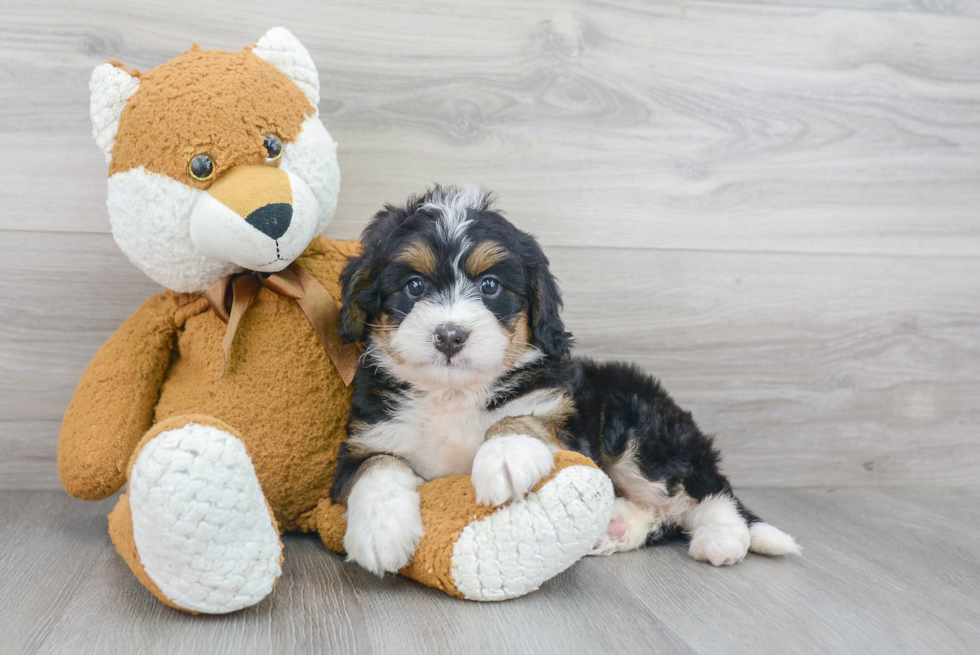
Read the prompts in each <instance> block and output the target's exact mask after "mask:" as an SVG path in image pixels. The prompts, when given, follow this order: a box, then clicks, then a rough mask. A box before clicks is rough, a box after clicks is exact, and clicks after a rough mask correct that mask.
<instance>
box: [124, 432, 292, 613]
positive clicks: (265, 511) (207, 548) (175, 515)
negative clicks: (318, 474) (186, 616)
mask: <svg viewBox="0 0 980 655" xmlns="http://www.w3.org/2000/svg"><path fill="white" fill-rule="evenodd" d="M129 505H130V509H131V511H132V517H133V539H134V541H135V543H136V550H137V551H138V553H139V557H140V563H141V564H142V565H143V569H144V570H145V571H146V574H147V575H148V576H149V577H150V579H151V580H153V582H154V583H155V584H156V585H157V587H159V588H160V591H162V592H163V594H164V595H165V596H166V597H167V598H168V599H170V600H171V601H172V602H173V603H174V604H175V605H177V606H179V607H182V608H184V609H186V610H191V611H194V612H205V613H208V614H224V613H226V612H234V611H235V610H239V609H242V608H243V607H249V606H250V605H254V604H256V603H258V602H259V601H261V600H262V599H263V598H265V597H266V596H267V595H268V594H269V592H271V591H272V587H273V586H274V585H275V583H276V580H277V579H278V578H279V575H280V573H281V567H280V562H281V560H282V545H281V544H280V542H279V533H278V532H277V530H276V528H275V526H274V525H273V522H272V516H271V514H270V513H269V508H268V506H267V505H266V502H265V496H263V494H262V488H261V487H260V486H259V481H258V478H257V477H256V476H255V467H254V466H253V465H252V460H251V459H250V458H249V456H248V453H247V452H246V451H245V446H244V445H243V444H242V442H241V441H239V440H238V439H237V438H236V437H235V436H234V435H231V434H229V433H227V432H225V431H223V430H220V429H218V428H215V427H212V426H208V425H200V424H197V423H189V424H187V425H185V426H184V427H182V428H179V429H176V430H169V431H167V432H161V433H160V434H159V435H157V436H156V437H154V438H153V439H152V440H151V441H150V442H149V443H148V444H146V446H144V447H143V449H142V450H141V451H140V452H139V455H138V456H137V457H136V461H135V462H134V463H133V469H132V471H131V474H130V479H129Z"/></svg>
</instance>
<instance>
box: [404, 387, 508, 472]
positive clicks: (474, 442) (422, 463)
mask: <svg viewBox="0 0 980 655" xmlns="http://www.w3.org/2000/svg"><path fill="white" fill-rule="evenodd" d="M404 419H408V420H407V422H408V423H409V424H412V425H413V427H414V428H415V435H414V436H415V438H414V439H411V440H410V441H411V442H412V443H411V445H410V447H409V448H408V449H406V451H405V452H402V453H400V454H401V455H402V456H403V457H404V458H405V459H407V460H408V462H409V465H410V466H411V467H412V468H413V469H414V470H415V472H416V473H418V474H419V475H420V476H421V477H423V478H425V479H427V480H431V479H433V478H441V477H445V476H447V475H468V474H469V473H470V471H471V470H472V468H473V458H474V457H476V451H477V450H479V448H480V446H481V445H483V440H484V436H485V435H486V432H487V430H488V429H489V427H490V425H489V422H490V417H489V415H488V414H487V412H485V411H484V410H483V403H482V402H479V401H478V400H477V399H473V398H469V397H466V396H455V395H454V396H439V395H432V396H423V397H421V398H418V399H416V400H415V401H414V402H413V403H412V407H411V409H410V410H409V411H408V412H406V415H405V416H404ZM406 445H408V444H406Z"/></svg>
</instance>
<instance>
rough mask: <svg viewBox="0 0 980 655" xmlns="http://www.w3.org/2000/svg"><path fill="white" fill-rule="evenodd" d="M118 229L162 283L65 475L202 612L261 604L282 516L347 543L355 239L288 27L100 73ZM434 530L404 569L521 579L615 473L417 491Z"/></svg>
mask: <svg viewBox="0 0 980 655" xmlns="http://www.w3.org/2000/svg"><path fill="white" fill-rule="evenodd" d="M90 87H91V102H92V104H91V111H92V122H93V129H94V136H95V139H96V142H97V143H98V145H99V146H100V147H101V148H102V150H103V152H104V153H105V156H106V161H107V162H108V164H109V194H108V207H109V218H110V221H111V224H112V233H113V236H114V237H115V239H116V242H117V243H118V245H119V247H120V248H121V249H122V250H123V252H124V253H125V254H126V255H127V256H128V257H129V259H130V260H131V261H132V262H133V263H134V264H135V265H136V266H137V267H138V268H140V269H141V270H143V271H144V272H145V273H146V274H147V275H148V276H150V277H151V278H152V279H153V280H155V281H157V282H159V283H160V284H162V285H163V286H164V287H166V291H164V292H163V293H160V294H158V295H156V296H153V297H152V298H150V299H149V300H147V301H146V302H145V303H144V304H143V306H142V307H140V308H139V309H138V310H137V311H136V313H135V314H133V315H132V316H131V317H129V318H128V319H127V320H126V321H125V322H124V323H123V324H122V326H121V327H120V328H119V329H118V330H117V331H116V333H115V334H114V335H113V336H112V337H111V338H110V339H109V341H108V342H107V343H106V344H105V346H103V347H102V349H101V350H100V351H99V353H98V354H97V355H96V356H95V358H94V359H93V360H92V363H91V364H90V365H89V367H88V369H87V370H86V371H85V373H84V375H83V376H82V379H81V381H80V382H79V385H78V388H77V390H76V391H75V395H74V397H73V398H72V400H71V403H70V404H69V406H68V410H67V412H66V414H65V418H64V423H63V425H62V429H61V436H60V442H59V446H58V471H59V474H60V476H61V480H62V482H63V484H64V486H65V489H67V490H68V492H69V493H70V494H71V495H73V496H77V497H79V498H84V499H88V500H98V499H102V498H106V497H108V496H110V495H112V494H113V493H115V492H116V491H118V490H119V489H120V488H121V487H122V486H123V485H124V484H126V483H127V482H128V483H129V487H128V490H127V493H125V494H123V495H122V496H121V497H120V499H119V502H118V504H117V505H116V508H115V509H114V510H113V512H112V514H111V515H110V517H109V531H110V534H111V535H112V540H113V543H114V544H115V546H116V549H117V550H118V551H119V553H120V554H121V555H122V557H123V558H124V559H125V561H126V562H127V564H129V566H130V568H131V569H132V570H133V572H134V573H135V574H136V577H137V578H138V579H139V580H140V582H142V583H143V584H144V585H145V586H146V587H147V588H148V589H149V590H150V591H151V592H152V593H153V594H154V595H156V596H157V597H158V598H159V599H160V600H162V601H163V602H165V603H167V604H169V605H172V606H174V607H177V608H180V609H183V610H187V611H191V612H208V613H223V612H231V611H234V610H237V609H240V608H242V607H247V606H249V605H252V604H255V603H258V602H259V601H261V600H262V599H263V598H264V597H266V596H267V595H268V594H269V593H270V592H271V591H272V589H273V586H274V585H275V583H276V580H277V579H278V578H279V575H280V572H281V568H280V565H281V562H282V543H281V541H280V534H281V533H282V532H284V531H290V530H303V531H317V532H319V534H320V535H321V537H322V538H323V541H324V543H325V544H326V545H327V547H328V548H330V549H332V550H335V551H338V552H342V550H343V535H344V530H345V523H344V511H345V510H344V508H343V507H340V506H337V505H334V504H333V503H332V502H331V501H330V499H329V491H330V486H331V479H332V476H333V472H334V468H335V466H336V461H337V450H338V448H339V445H340V442H341V440H342V439H343V437H344V434H345V424H346V421H347V414H348V409H349V399H350V393H349V390H348V385H349V383H350V378H351V376H352V375H353V370H354V366H355V364H356V359H357V357H358V351H357V349H356V347H353V346H345V345H342V344H341V343H340V342H339V340H338V338H337V337H336V328H337V316H338V303H337V299H339V298H340V289H339V284H338V276H339V274H340V271H341V269H342V267H343V266H344V263H345V261H346V259H347V258H348V257H349V256H351V255H354V254H356V253H357V252H358V244H357V243H356V242H338V241H332V240H328V239H325V238H323V237H321V236H320V234H321V232H323V230H324V229H325V228H326V227H327V224H328V223H329V221H330V218H331V217H332V215H333V211H334V208H335V206H336V202H337V192H338V187H339V183H340V173H339V169H338V166H337V158H336V144H335V143H334V141H333V139H332V138H331V137H330V135H329V134H328V132H327V130H326V129H325V128H324V126H323V124H322V123H321V122H320V118H319V114H318V111H317V105H318V103H319V100H320V83H319V77H318V74H317V71H316V68H315V67H314V65H313V62H312V60H311V58H310V55H309V53H308V52H307V51H306V49H305V48H303V46H302V45H301V44H300V43H299V41H297V40H296V38H295V37H294V36H293V35H292V34H290V33H289V32H288V31H286V30H285V29H283V28H275V29H273V30H270V31H269V32H268V33H267V34H266V35H265V36H263V37H262V38H261V39H260V40H259V41H258V42H257V43H256V44H255V45H254V46H251V47H247V48H245V49H244V50H242V51H240V52H223V51H215V50H211V51H208V50H201V49H199V48H198V47H197V46H195V47H194V48H192V49H191V50H190V51H188V52H186V53H184V54H182V55H180V56H178V57H177V58H175V59H173V60H171V61H170V62H167V63H166V64H163V65H162V66H159V67H157V68H154V69H152V70H150V71H148V72H144V73H140V72H138V71H135V70H127V69H126V68H125V67H124V66H123V65H122V64H120V63H118V62H110V63H108V64H103V65H101V66H99V67H98V68H96V69H95V71H94V73H93V75H92V80H91V85H90ZM418 491H419V495H420V499H421V506H422V516H423V523H424V530H425V535H424V537H423V538H422V540H421V542H420V543H419V545H418V548H417V550H416V553H415V557H414V559H413V561H412V562H411V563H410V564H409V565H408V566H407V567H405V568H404V569H402V571H401V572H402V573H403V574H405V575H407V576H409V577H411V578H414V579H416V580H419V581H420V582H422V583H424V584H427V585H430V586H433V587H437V588H440V589H442V590H444V591H446V592H447V593H449V594H452V595H454V596H458V597H461V598H470V599H477V600H495V599H504V598H511V597H514V596H520V595H522V594H525V593H527V592H528V591H531V590H533V589H536V588H537V587H538V585H540V584H541V583H542V582H543V581H545V580H547V579H548V578H550V577H552V576H553V575H555V574H557V573H558V572H560V571H562V570H564V569H565V568H567V567H568V566H570V565H571V564H572V563H574V562H575V561H576V560H577V559H578V558H579V557H581V556H582V555H583V554H585V553H586V552H587V551H588V550H589V548H590V547H591V546H592V544H593V543H594V541H595V539H596V537H597V536H598V535H599V534H600V533H601V532H602V530H603V529H604V528H605V526H606V523H607V522H608V520H609V518H610V514H611V508H612V501H613V494H612V487H611V484H610V482H609V480H608V479H607V478H606V477H605V476H604V475H603V474H602V473H601V472H600V471H599V470H598V469H596V468H595V467H594V465H593V464H592V463H591V462H590V461H589V460H587V459H586V458H584V457H582V456H581V455H576V454H574V453H559V454H558V456H557V457H556V466H555V471H554V472H553V473H552V474H551V476H549V477H548V478H547V479H546V480H545V481H544V482H542V483H541V484H540V485H539V486H538V487H537V488H536V489H535V490H534V491H533V492H532V493H530V494H529V495H528V496H527V498H526V499H524V500H522V501H520V502H517V503H513V504H511V505H509V506H505V507H496V508H495V507H482V506H478V505H477V504H476V502H475V500H474V493H473V488H472V484H471V483H470V480H469V478H468V477H466V476H459V477H455V478H445V479H439V480H433V481H431V482H427V483H425V484H423V485H422V486H421V487H420V488H419V490H418Z"/></svg>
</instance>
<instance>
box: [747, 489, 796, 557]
mask: <svg viewBox="0 0 980 655" xmlns="http://www.w3.org/2000/svg"><path fill="white" fill-rule="evenodd" d="M735 504H736V505H737V506H738V513H739V514H741V515H742V518H744V519H745V522H746V523H748V524H749V551H751V552H753V553H759V554H760V555H789V554H793V555H800V554H801V553H802V550H803V549H802V548H800V546H799V544H797V543H796V539H793V537H791V536H790V535H788V534H786V533H785V532H783V531H782V530H780V529H779V528H777V527H776V526H774V525H770V524H768V523H766V522H765V521H763V520H762V519H760V518H759V517H758V516H756V515H755V514H753V513H752V512H751V511H750V510H749V508H747V507H746V506H745V505H743V504H742V501H740V500H739V499H738V498H735Z"/></svg>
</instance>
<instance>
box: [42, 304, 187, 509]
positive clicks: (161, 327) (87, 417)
mask: <svg viewBox="0 0 980 655" xmlns="http://www.w3.org/2000/svg"><path fill="white" fill-rule="evenodd" d="M185 298H186V297H184V296H181V295H179V294H175V293H173V292H169V291H168V292H165V293H162V294H158V295H156V296H153V297H152V298H150V299H149V300H147V301H146V302H145V303H143V305H142V306H141V307H140V308H139V309H137V310H136V312H135V313H134V314H133V315H132V316H130V317H129V318H127V319H126V320H125V321H124V322H123V324H122V325H121V326H119V329H118V330H116V332H115V334H113V335H112V336H111V337H109V340H108V341H106V342H105V345H103V346H102V348H101V349H100V350H99V352H98V353H96V355H95V357H93V358H92V361H91V363H89V365H88V368H86V369H85V372H84V373H83V374H82V379H81V380H80V381H79V382H78V386H77V387H76V388H75V394H74V396H72V399H71V402H70V403H68V409H67V410H66V411H65V418H64V420H63V421H62V423H61V434H60V435H59V437H58V475H59V477H60V478H61V484H62V485H64V487H65V490H66V491H67V492H68V493H69V494H71V495H72V496H75V497H76V498H83V499H85V500H101V499H103V498H106V497H108V496H111V495H112V494H114V493H115V492H116V491H117V490H118V489H119V488H120V487H121V486H122V485H123V483H124V482H125V478H126V469H127V466H128V464H129V458H130V456H131V455H132V453H133V449H134V448H135V447H136V444H137V443H138V442H139V440H140V438H141V437H142V436H143V434H144V433H145V432H146V431H147V430H148V429H149V428H150V425H151V423H152V421H153V412H154V409H155V408H156V404H157V400H158V399H159V396H160V387H161V385H162V384H163V377H164V375H165V374H166V372H167V368H168V366H169V364H170V355H171V351H172V350H173V342H174V334H175V333H176V330H177V327H176V322H175V318H174V317H175V315H176V312H177V310H178V308H179V306H180V305H182V304H184V302H182V300H184V299H185Z"/></svg>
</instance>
